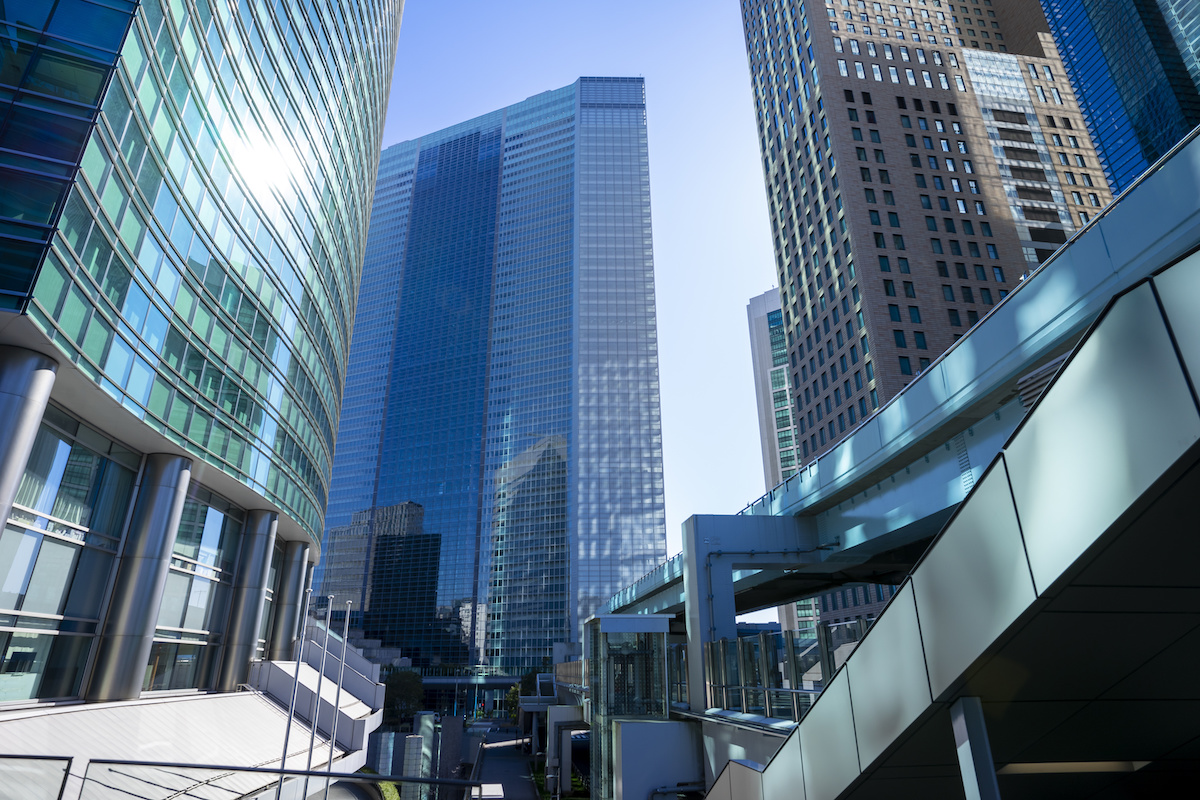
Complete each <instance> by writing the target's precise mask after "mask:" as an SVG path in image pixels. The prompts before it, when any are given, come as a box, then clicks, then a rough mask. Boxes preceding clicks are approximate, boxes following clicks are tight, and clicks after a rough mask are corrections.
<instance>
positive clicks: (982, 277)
mask: <svg viewBox="0 0 1200 800" xmlns="http://www.w3.org/2000/svg"><path fill="white" fill-rule="evenodd" d="M975 280H977V281H984V282H986V281H987V270H985V269H984V268H983V264H976V265H975Z"/></svg>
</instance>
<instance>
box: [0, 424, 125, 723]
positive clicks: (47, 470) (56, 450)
mask: <svg viewBox="0 0 1200 800" xmlns="http://www.w3.org/2000/svg"><path fill="white" fill-rule="evenodd" d="M140 460H141V456H140V455H139V454H137V453H135V452H133V451H132V450H129V449H127V448H125V447H122V446H121V445H119V444H117V443H115V442H113V441H111V440H109V439H107V438H105V437H103V436H101V435H100V434H98V433H96V432H95V431H93V430H92V429H90V428H88V427H87V426H85V425H82V424H80V423H79V422H77V421H76V420H75V419H73V418H71V417H69V416H68V415H66V414H65V413H63V412H61V411H59V410H58V409H57V408H55V407H53V406H50V407H48V408H47V409H46V413H45V415H44V417H43V422H42V425H41V428H40V429H39V430H38V433H37V438H36V439H35V441H34V445H33V452H32V454H31V455H30V457H29V462H28V464H27V466H26V468H25V474H24V475H23V477H22V478H21V483H20V486H19V487H18V489H17V496H16V501H15V502H14V503H13V509H12V514H11V516H10V517H9V519H8V521H7V524H6V525H5V526H4V530H3V532H0V702H4V701H13V700H31V699H35V698H38V699H40V698H58V697H72V696H75V695H76V694H78V692H79V682H80V679H81V677H82V673H83V668H84V665H85V664H86V662H87V658H88V654H89V653H90V651H91V647H92V645H93V643H94V642H95V636H96V630H97V627H98V623H99V614H100V609H101V608H102V606H103V604H104V594H105V590H106V588H107V586H108V582H109V579H110V575H111V573H112V567H113V562H114V559H115V555H116V552H117V549H118V545H119V542H120V537H121V534H122V529H123V527H124V524H125V516H126V512H127V510H128V507H129V501H130V497H131V495H132V492H133V483H134V478H135V476H136V474H137V469H138V465H139V462H140Z"/></svg>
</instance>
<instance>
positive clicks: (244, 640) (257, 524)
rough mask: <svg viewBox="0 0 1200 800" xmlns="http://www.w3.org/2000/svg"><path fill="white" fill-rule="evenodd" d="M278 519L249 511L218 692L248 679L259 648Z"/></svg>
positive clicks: (269, 512) (231, 604)
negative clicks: (257, 646) (260, 629)
mask: <svg viewBox="0 0 1200 800" xmlns="http://www.w3.org/2000/svg"><path fill="white" fill-rule="evenodd" d="M278 527H279V515H278V514H276V513H275V512H274V511H251V512H250V513H249V514H248V515H247V517H246V527H245V530H244V531H243V532H242V546H241V553H240V555H239V556H238V572H237V577H236V578H235V579H234V584H233V600H232V602H230V604H229V625H228V626H227V628H226V631H225V652H224V653H223V655H222V659H221V679H220V681H219V682H218V683H217V690H218V691H222V692H232V691H234V690H236V689H237V687H238V685H239V684H242V683H245V682H246V679H247V678H248V677H249V675H250V661H251V659H253V658H254V650H255V647H256V645H257V644H258V627H259V621H260V619H261V618H262V610H263V602H264V601H265V599H266V596H267V580H268V579H269V577H270V575H271V553H272V551H273V550H274V548H275V531H276V529H277V528H278Z"/></svg>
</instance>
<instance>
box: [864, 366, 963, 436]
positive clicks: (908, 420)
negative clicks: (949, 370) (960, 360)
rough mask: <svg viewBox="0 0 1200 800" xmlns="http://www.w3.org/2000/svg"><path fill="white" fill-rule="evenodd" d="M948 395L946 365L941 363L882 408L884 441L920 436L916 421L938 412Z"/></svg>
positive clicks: (880, 417)
mask: <svg viewBox="0 0 1200 800" xmlns="http://www.w3.org/2000/svg"><path fill="white" fill-rule="evenodd" d="M948 396H949V393H948V392H947V391H946V379H945V375H944V372H943V367H942V365H940V364H939V365H938V366H936V367H934V368H933V369H931V370H929V374H928V375H923V376H922V379H921V380H919V381H913V382H912V383H910V384H909V385H908V386H906V387H905V389H904V392H903V394H901V395H900V396H899V397H897V398H896V399H895V400H893V401H892V402H890V403H888V404H887V405H886V406H885V407H884V409H883V410H882V411H880V412H879V414H878V416H877V417H876V418H877V419H878V420H879V431H880V436H881V437H882V439H883V441H885V442H890V441H903V440H904V439H909V438H913V439H915V438H917V436H919V430H918V431H914V430H913V428H914V425H915V423H917V422H920V421H921V420H924V419H926V418H927V417H929V415H930V414H935V413H937V412H938V411H939V409H940V408H941V404H942V403H943V402H945V400H946V398H947V397H948ZM922 430H923V429H922Z"/></svg>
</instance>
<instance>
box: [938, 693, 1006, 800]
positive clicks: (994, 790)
mask: <svg viewBox="0 0 1200 800" xmlns="http://www.w3.org/2000/svg"><path fill="white" fill-rule="evenodd" d="M950 722H951V724H952V725H953V726H954V744H955V746H956V747H957V748H958V768H959V770H960V771H961V772H962V780H963V789H964V790H965V791H966V794H967V800H1000V786H999V784H998V783H997V782H996V765H995V763H994V762H993V761H992V746H991V744H989V743H988V735H987V722H986V721H985V720H984V718H983V705H982V704H981V703H980V702H979V698H978V697H960V698H958V700H956V701H955V702H954V705H952V706H950Z"/></svg>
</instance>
